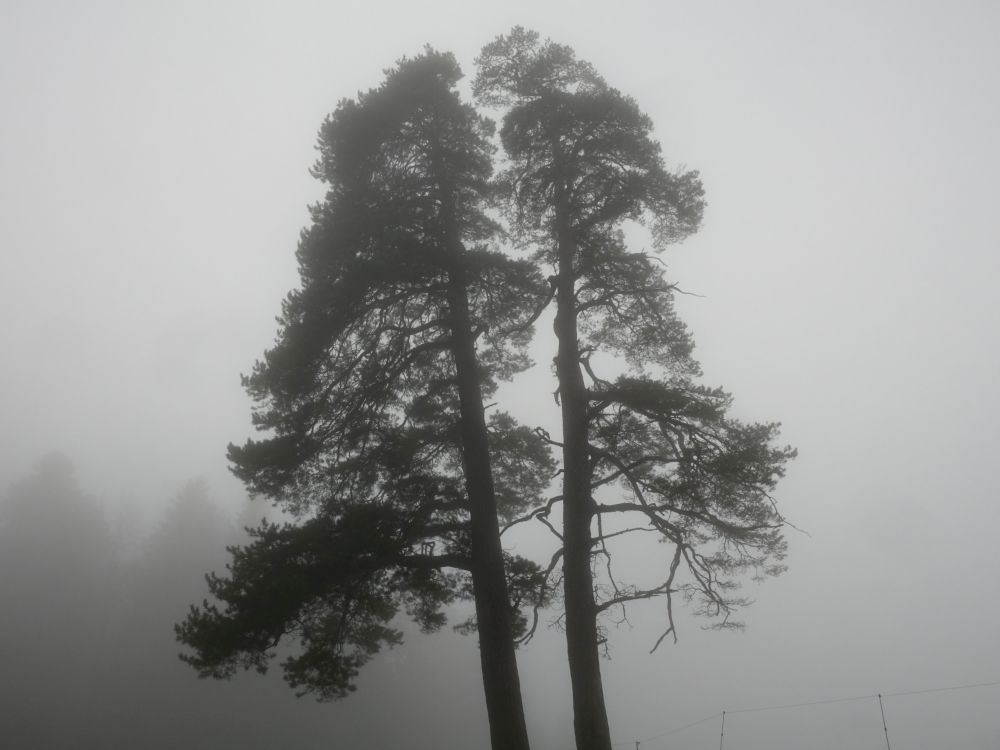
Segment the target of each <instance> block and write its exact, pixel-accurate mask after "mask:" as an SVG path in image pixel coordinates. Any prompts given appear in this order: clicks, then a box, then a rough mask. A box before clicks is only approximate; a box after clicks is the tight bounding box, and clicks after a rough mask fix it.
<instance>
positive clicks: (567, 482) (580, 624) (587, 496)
mask: <svg viewBox="0 0 1000 750" xmlns="http://www.w3.org/2000/svg"><path fill="white" fill-rule="evenodd" d="M563 193H564V188H563V186H562V185H560V184H558V182H557V184H556V194H555V199H556V235H557V236H556V241H557V243H558V256H559V276H558V280H557V287H556V302H557V308H556V319H555V333H556V338H557V339H558V344H559V347H558V353H557V355H556V376H557V378H558V380H559V398H560V404H561V407H562V430H563V587H564V592H565V608H566V620H565V622H566V648H567V651H568V656H569V673H570V682H571V684H572V691H573V729H574V731H575V733H576V747H577V750H610V749H611V732H610V728H609V726H608V715H607V709H606V707H605V705H604V687H603V685H602V682H601V663H600V654H599V652H598V643H597V640H598V639H597V606H596V603H595V600H594V588H593V576H592V573H591V566H590V562H591V550H592V548H593V538H592V536H591V529H590V526H591V521H592V519H593V517H594V500H593V497H592V496H591V490H590V485H591V474H592V470H591V462H590V455H589V451H588V449H587V443H588V441H587V432H588V419H587V406H588V404H587V388H586V385H585V383H584V380H583V371H582V369H581V364H580V354H579V341H578V332H577V319H576V294H575V291H576V289H575V286H576V279H575V274H574V268H573V266H574V263H573V261H574V256H575V254H576V243H575V242H574V240H573V236H572V231H571V229H570V225H569V221H568V217H567V216H566V209H565V207H564V205H563V203H564V198H563Z"/></svg>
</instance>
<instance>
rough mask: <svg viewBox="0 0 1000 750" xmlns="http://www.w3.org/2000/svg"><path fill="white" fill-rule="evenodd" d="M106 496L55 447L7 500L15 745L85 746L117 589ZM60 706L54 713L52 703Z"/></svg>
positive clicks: (2, 521) (5, 665)
mask: <svg viewBox="0 0 1000 750" xmlns="http://www.w3.org/2000/svg"><path fill="white" fill-rule="evenodd" d="M113 558H114V549H113V545H112V539H111V534H110V532H109V529H108V525H107V522H106V520H105V518H104V514H103V512H102V510H101V508H100V507H99V506H98V504H97V502H96V500H95V499H94V498H93V497H90V496H89V495H87V494H86V493H84V492H83V490H81V488H80V486H79V484H78V482H77V478H76V472H75V470H74V467H73V465H72V463H71V462H70V461H69V459H68V458H66V457H65V456H64V455H62V454H59V453H53V454H50V455H48V456H46V457H45V458H43V459H42V460H41V461H40V462H39V463H38V465H37V466H36V467H35V469H34V471H33V472H32V473H31V474H29V475H28V476H26V477H25V478H23V479H21V480H20V481H18V482H17V483H15V484H14V485H12V486H11V487H10V489H9V491H8V492H7V495H6V497H5V498H3V499H2V500H0V670H2V674H3V677H2V678H0V711H2V713H3V715H4V720H3V721H2V722H0V723H2V724H3V729H2V730H0V732H2V734H3V738H4V744H5V745H6V746H10V747H24V748H32V747H63V746H70V745H72V746H83V745H82V744H81V743H85V742H86V738H87V734H88V732H89V728H88V726H87V725H86V724H85V720H86V717H87V713H88V710H90V709H92V708H93V707H94V705H95V702H96V700H97V693H98V692H99V691H98V689H97V688H98V687H99V685H95V682H97V681H96V680H95V675H97V674H99V673H100V671H101V664H102V660H103V658H104V656H103V655H104V652H105V647H106V645H107V643H108V638H107V636H108V632H109V631H108V625H109V619H110V612H111V604H112V600H113V596H114V580H115V578H114V575H113V573H114V559H113ZM53 710H58V711H59V712H60V719H59V721H54V720H53V716H52V712H53Z"/></svg>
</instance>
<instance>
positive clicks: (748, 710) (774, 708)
mask: <svg viewBox="0 0 1000 750" xmlns="http://www.w3.org/2000/svg"><path fill="white" fill-rule="evenodd" d="M997 685H1000V680H996V681H993V682H976V683H970V684H968V685H952V686H949V687H935V688H926V689H924V690H905V691H902V692H899V693H881V694H879V693H872V694H871V695H855V696H853V697H850V698H828V699H826V700H818V701H807V702H805V703H785V704H782V705H777V706H758V707H756V708H737V709H733V710H729V709H727V710H726V711H725V713H727V714H749V713H756V712H758V711H778V710H780V709H785V708H805V707H806V706H822V705H826V704H829V703H848V702H850V701H863V700H874V699H877V698H902V697H903V696H907V695H924V694H926V693H944V692H947V691H950V690H972V689H974V688H984V687H996V686H997ZM722 713H723V712H721V711H717V712H716V713H714V714H712V715H711V716H706V717H705V718H704V719H698V721H692V722H691V723H690V724H684V725H683V726H679V727H675V728H673V729H668V730H667V731H665V732H661V733H660V734H656V735H653V736H652V737H646V738H645V739H641V740H639V742H640V743H643V742H649V741H650V740H656V739H659V738H660V737H666V736H667V735H668V734H674V733H676V732H682V731H684V730H685V729H690V728H691V727H696V726H698V725H699V724H704V723H705V722H706V721H711V720H712V719H715V718H718V717H719V716H721V715H722ZM886 740H887V741H888V730H886ZM635 743H636V740H629V741H627V742H624V741H623V742H615V743H613V746H614V747H618V746H624V745H634V744H635Z"/></svg>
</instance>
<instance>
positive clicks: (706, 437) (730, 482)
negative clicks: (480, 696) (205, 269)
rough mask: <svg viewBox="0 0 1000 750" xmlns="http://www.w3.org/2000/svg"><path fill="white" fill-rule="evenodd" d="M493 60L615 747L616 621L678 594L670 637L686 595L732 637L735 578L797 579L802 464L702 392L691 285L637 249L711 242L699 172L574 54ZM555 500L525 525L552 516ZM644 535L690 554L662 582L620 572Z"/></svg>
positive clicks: (505, 48)
mask: <svg viewBox="0 0 1000 750" xmlns="http://www.w3.org/2000/svg"><path fill="white" fill-rule="evenodd" d="M478 65H479V70H478V76H477V78H476V81H475V83H474V92H475V93H476V95H477V97H478V99H479V101H480V102H481V103H483V104H486V105H490V106H501V107H505V108H506V114H505V116H504V120H503V126H502V129H501V132H500V138H501V142H502V144H503V148H504V150H505V151H506V154H507V157H508V159H509V167H508V168H507V169H506V170H505V171H504V172H503V173H502V174H501V175H500V176H499V178H498V185H499V187H500V189H501V191H502V193H503V194H504V195H505V197H506V201H507V203H506V205H507V216H508V219H509V222H510V224H511V226H512V229H513V231H514V232H515V234H516V235H517V236H518V237H519V238H520V239H521V241H522V242H525V243H529V244H533V245H534V247H535V248H536V259H537V260H538V261H539V262H540V263H542V264H544V265H545V266H547V267H549V268H551V269H553V271H554V274H553V276H552V277H551V283H552V284H553V287H554V292H555V299H556V316H555V333H556V337H557V354H556V358H555V362H556V368H555V369H556V377H557V379H558V391H557V393H558V397H559V402H560V406H561V412H562V434H561V437H559V438H550V442H551V444H552V445H554V446H557V447H558V448H560V449H561V451H562V459H563V492H562V495H561V496H560V497H559V498H557V499H558V500H560V501H561V503H562V509H563V527H562V534H561V537H560V541H561V549H560V553H561V558H562V580H563V588H564V595H565V621H564V622H565V628H566V640H567V649H568V655H569V667H570V677H571V682H572V691H573V707H574V728H575V733H576V740H577V747H578V748H579V750H609V748H610V746H611V739H610V732H609V727H608V720H607V712H606V710H605V705H604V694H603V688H602V684H601V672H600V661H599V649H600V644H601V643H602V642H603V641H604V637H603V633H602V631H601V625H600V623H599V616H600V614H601V613H602V612H606V611H608V610H609V609H612V608H615V607H621V608H624V607H625V606H626V604H628V603H629V602H632V601H636V600H641V599H647V598H651V597H654V596H657V595H663V596H665V597H666V601H667V627H666V632H665V633H664V636H666V635H667V634H670V633H672V632H673V631H674V622H673V608H672V602H673V595H675V594H677V593H682V594H683V596H684V597H686V598H689V599H694V600H697V601H698V602H699V603H700V606H699V611H701V612H702V613H704V614H707V615H718V616H719V620H718V621H717V622H718V624H720V625H728V624H733V623H732V621H731V620H730V619H729V615H730V613H731V612H732V611H733V610H734V609H735V608H736V607H737V606H738V605H739V604H741V603H742V602H741V601H740V600H739V599H738V598H736V597H735V596H733V593H732V590H733V589H734V587H735V586H736V582H735V580H734V579H735V577H736V575H737V574H739V573H741V572H743V571H746V570H748V569H752V570H755V571H758V572H762V573H772V574H773V573H778V572H780V571H781V570H782V569H783V567H782V565H781V559H782V558H783V556H784V552H785V542H784V540H783V537H782V534H781V531H782V527H783V525H784V519H783V518H782V516H781V515H780V514H779V513H778V511H777V509H776V507H775V505H774V503H773V501H772V500H771V496H770V491H771V490H772V489H773V488H774V486H775V483H776V481H777V479H778V478H779V477H780V476H781V475H782V471H783V466H784V464H785V462H786V461H787V460H789V459H790V458H791V457H792V456H793V455H794V451H792V450H791V449H789V448H778V447H775V446H774V445H773V441H774V439H775V438H776V436H777V429H778V426H777V425H775V424H753V425H744V424H741V423H740V422H738V421H736V420H734V419H732V418H730V417H729V416H728V415H727V408H728V407H729V405H730V397H729V396H728V394H726V393H725V392H723V391H722V390H720V389H713V388H707V387H705V386H703V385H700V384H699V383H698V382H697V378H698V376H699V375H700V374H701V373H700V369H699V367H698V365H697V363H696V362H695V361H694V359H693V358H692V348H693V342H692V339H691V337H690V335H689V333H688V332H687V330H686V329H685V327H684V325H683V324H682V323H681V321H680V320H679V319H678V317H677V315H676V313H675V310H674V304H673V293H674V287H673V286H672V285H671V284H669V283H667V281H666V280H665V279H664V278H663V275H662V270H661V267H660V265H659V264H658V259H657V258H656V256H655V255H649V254H646V253H644V252H633V251H631V250H630V249H629V248H628V246H627V244H626V242H625V234H624V231H623V228H624V226H625V224H626V222H629V221H632V222H638V223H642V224H645V225H646V226H647V227H648V228H649V230H650V233H651V234H652V237H653V240H654V243H655V245H656V247H657V248H658V249H662V247H664V246H665V245H666V244H668V243H671V242H675V241H678V240H681V239H683V238H684V237H686V236H687V235H689V234H691V233H692V232H694V231H696V230H697V228H698V225H699V223H700V221H701V217H702V211H703V207H704V199H703V189H702V185H701V181H700V179H699V176H698V174H697V173H696V172H680V173H672V172H670V171H668V170H667V169H666V167H665V166H664V162H663V158H662V156H661V154H660V147H659V144H658V143H657V142H656V141H655V140H654V139H653V137H652V122H651V120H650V119H649V118H648V117H647V116H646V115H644V114H643V113H642V112H641V111H640V110H639V108H638V106H637V104H636V103H635V102H634V101H633V100H632V99H630V98H629V97H627V96H625V95H623V94H622V93H621V92H619V91H617V90H615V89H613V88H611V87H610V86H609V85H608V84H607V83H606V82H605V81H604V80H603V79H602V78H601V77H600V76H599V75H598V74H597V72H596V71H595V70H594V68H593V67H592V66H591V65H590V64H588V63H586V62H583V61H580V60H578V59H577V58H576V56H575V55H574V53H573V51H572V50H571V49H569V48H568V47H565V46H561V45H558V44H554V43H552V42H548V41H547V42H544V43H543V42H541V41H540V40H539V37H538V35H537V34H535V33H533V32H529V31H526V30H524V29H522V28H515V29H513V30H512V31H511V33H510V34H509V35H507V36H501V37H499V38H497V39H496V40H495V41H494V42H493V43H491V44H489V45H487V46H486V47H485V48H484V49H483V51H482V54H481V56H480V58H479V60H478ZM595 354H598V355H601V357H599V358H598V359H601V360H602V361H603V362H605V363H606V362H607V360H608V359H609V357H608V356H607V355H610V357H611V358H614V361H615V362H616V363H617V365H616V370H615V371H616V372H621V373H623V374H620V375H618V376H613V375H605V374H604V373H603V372H601V371H600V367H598V366H597V364H595V363H594V359H595V358H594V357H593V355H595ZM605 488H607V489H605ZM611 489H617V491H616V492H614V493H611V492H609V490H611ZM609 495H611V496H612V497H613V500H612V501H610V502H602V501H600V499H599V498H603V497H607V496H609ZM552 505H553V503H552V502H550V503H547V504H546V505H544V506H541V507H539V508H537V509H535V510H534V511H532V512H531V513H529V514H527V515H526V518H529V517H538V516H547V515H548V513H549V512H550V510H551V508H552ZM636 531H654V532H656V533H658V534H659V535H660V537H661V538H662V539H663V540H664V541H666V542H669V543H670V546H672V549H673V555H672V556H671V557H670V558H668V559H667V560H666V561H665V564H664V567H663V574H662V578H661V582H660V583H659V584H657V585H654V586H652V587H645V588H643V587H640V586H637V585H635V584H634V583H629V582H625V581H621V580H619V578H618V577H617V575H615V574H613V570H612V566H611V561H612V552H613V548H614V545H615V543H617V542H620V541H621V540H622V539H623V538H628V537H629V535H630V534H631V532H636ZM557 556H558V553H557ZM554 559H555V558H554ZM600 560H603V562H604V563H605V565H604V566H602V567H603V568H604V570H603V571H601V570H600V569H598V567H597V563H598V562H599V561H600ZM682 568H683V571H686V575H684V574H683V571H682ZM552 570H553V567H550V572H551V571H552ZM679 573H680V575H679ZM661 640H662V638H661Z"/></svg>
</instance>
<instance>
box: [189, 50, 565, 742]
mask: <svg viewBox="0 0 1000 750" xmlns="http://www.w3.org/2000/svg"><path fill="white" fill-rule="evenodd" d="M460 76H461V72H460V70H459V68H458V65H457V64H456V62H455V60H454V58H453V57H452V56H451V55H448V54H440V53H436V52H433V51H430V50H428V51H427V52H426V54H424V55H422V56H420V57H418V58H416V59H412V60H403V61H402V62H401V63H400V64H399V65H398V67H396V68H395V69H393V70H391V71H388V73H387V77H386V80H385V83H384V84H383V85H382V86H381V87H380V88H378V89H375V90H372V91H369V92H368V93H366V94H363V95H360V96H359V97H358V99H357V101H353V100H345V101H342V102H341V103H340V104H339V106H338V108H337V110H336V111H335V112H334V114H333V115H332V116H331V117H329V118H328V119H327V121H326V123H325V124H324V125H323V127H322V129H321V132H320V140H319V152H320V157H319V161H318V163H317V165H316V167H315V175H316V176H317V177H318V178H320V179H322V180H323V181H324V182H326V183H327V185H328V193H327V196H326V199H325V200H324V201H323V202H322V203H321V204H320V205H318V206H316V207H315V208H314V209H313V211H312V214H313V221H312V225H311V226H310V227H309V228H308V229H307V230H306V231H304V232H303V235H302V239H301V242H300V245H299V250H298V259H299V267H300V275H301V288H300V289H298V290H296V291H294V292H292V293H291V294H290V295H289V296H288V298H287V300H286V302H285V304H284V309H283V314H282V316H281V318H280V324H281V329H280V332H279V336H278V340H277V343H276V344H275V346H274V348H272V349H271V350H269V351H268V352H267V353H266V355H265V358H264V360H263V361H262V362H259V363H258V364H257V366H256V367H255V368H254V371H253V373H252V374H251V375H250V376H249V377H247V378H246V379H245V385H246V387H247V388H248V390H249V392H250V394H251V395H252V396H253V397H254V399H255V400H256V402H257V404H258V408H257V410H256V412H255V416H254V419H255V423H256V425H257V427H258V428H259V429H261V430H263V431H265V432H266V433H267V436H266V437H264V438H262V439H259V440H253V441H248V442H247V443H246V444H245V445H243V446H241V447H237V446H230V459H231V461H232V463H233V467H234V471H235V472H236V474H237V475H238V476H240V477H241V478H242V479H243V480H244V481H245V482H246V483H247V485H248V487H249V488H250V489H251V490H252V491H253V492H255V493H258V494H262V495H265V496H267V497H269V498H271V499H272V500H274V501H276V502H277V503H279V504H280V505H281V506H282V507H283V508H284V509H285V510H286V511H287V512H289V513H291V514H293V515H294V516H296V521H295V522H294V523H288V524H284V525H281V526H279V525H275V524H264V525H263V526H261V528H259V529H258V530H257V531H256V532H254V533H255V539H254V541H253V543H251V544H250V545H248V546H246V547H244V548H240V549H234V550H233V562H232V565H231V567H230V572H229V575H228V576H226V577H213V578H211V579H210V588H211V590H212V593H213V594H214V596H215V597H216V598H217V599H218V600H219V601H221V603H222V604H223V605H224V606H223V607H222V608H219V606H218V605H216V604H211V603H207V602H206V603H205V604H204V605H203V606H202V607H201V608H194V609H192V611H191V613H190V614H189V616H188V618H187V620H186V621H185V622H184V623H182V624H181V625H180V626H178V636H179V638H180V639H181V640H182V641H183V642H184V643H186V644H187V645H188V646H190V647H191V648H192V649H193V652H192V653H189V654H187V655H186V656H185V658H186V659H187V660H188V661H189V662H190V663H191V664H192V665H194V666H195V667H196V668H197V669H199V670H200V671H201V672H202V673H203V674H209V675H214V676H226V675H228V674H232V672H233V671H234V670H235V669H237V668H238V667H256V668H258V669H265V668H266V667H267V664H268V661H269V659H270V658H271V657H272V656H273V654H274V649H275V647H276V645H277V644H278V643H279V641H281V640H283V639H284V640H291V641H292V642H293V643H296V644H297V650H296V651H295V652H293V653H292V655H291V656H289V657H288V658H287V660H286V661H285V663H284V668H285V672H286V677H287V679H288V680H289V681H290V682H291V684H292V685H294V686H296V687H298V688H300V689H301V690H303V691H306V692H313V693H315V694H317V695H319V696H320V697H324V698H336V697H341V696H343V695H346V694H347V693H348V692H349V691H350V690H352V689H353V679H354V677H355V675H356V674H357V670H358V669H359V668H360V667H361V666H362V665H363V664H364V663H365V662H366V661H367V660H368V659H369V658H370V657H371V655H372V654H373V653H375V652H376V651H377V650H378V649H379V648H380V647H381V646H382V645H384V644H394V643H396V642H398V641H399V640H400V637H401V634H400V633H399V631H397V630H396V629H395V628H394V627H393V626H392V623H391V621H392V619H393V617H394V616H395V615H396V613H397V612H398V611H399V610H400V609H405V610H406V611H407V612H408V613H409V614H410V615H411V616H412V617H413V618H414V619H415V620H416V621H417V622H419V623H420V625H421V626H422V627H423V628H425V629H436V628H438V627H440V626H441V625H442V624H443V622H444V614H443V612H442V607H443V606H444V605H446V604H448V603H449V602H452V601H453V600H455V599H456V598H462V597H471V598H472V599H473V600H474V602H475V611H476V617H475V624H476V625H477V627H478V634H479V641H480V655H481V663H482V669H483V681H484V686H485V692H486V703H487V711H488V715H489V720H490V731H491V737H492V742H493V747H494V748H497V750H499V749H500V748H504V749H505V750H508V749H515V750H517V749H522V748H523V749H526V748H527V747H528V740H527V733H526V730H525V722H524V714H523V709H522V704H521V695H520V688H519V681H518V673H517V664H516V661H515V657H514V640H515V637H516V636H517V634H518V633H519V632H520V631H522V630H523V629H524V627H525V618H524V616H523V614H522V613H521V612H520V607H521V606H523V605H525V604H528V603H530V602H531V601H532V600H531V599H530V596H531V595H532V592H537V591H538V590H539V586H538V583H539V575H540V573H539V571H538V569H537V567H536V566H534V565H533V564H531V563H530V562H528V561H526V560H521V559H516V558H513V557H511V556H509V555H506V554H505V553H504V551H503V550H502V548H501V545H500V536H499V524H498V517H506V518H511V517H513V516H514V515H515V514H517V513H519V512H523V511H524V510H525V509H526V508H527V507H529V506H530V504H531V503H533V502H535V501H536V500H537V498H538V496H539V494H540V493H541V492H542V491H544V489H545V487H546V485H547V482H548V478H549V477H550V476H551V473H552V470H553V466H552V462H551V459H550V458H549V454H548V449H547V447H546V446H545V444H544V442H543V441H541V440H540V439H539V438H538V437H537V436H536V435H535V434H534V433H533V432H531V431H529V430H527V429H526V428H522V427H519V426H518V425H517V424H516V423H515V422H514V421H513V419H511V418H510V417H509V416H508V415H506V414H503V413H499V414H494V415H493V416H492V418H490V419H487V416H486V412H485V409H484V397H488V396H489V395H490V394H492V393H493V391H494V390H495V389H496V386H497V381H498V380H499V379H502V378H506V377H509V376H511V375H512V374H514V373H515V372H517V371H519V370H521V369H523V368H525V367H526V366H527V365H528V364H529V360H528V358H527V356H526V355H525V353H524V345H525V344H526V342H527V340H528V337H529V336H530V327H529V326H528V325H527V321H528V319H529V318H530V314H531V311H532V308H533V307H534V306H535V305H536V304H537V300H538V298H539V296H540V294H541V293H542V292H543V291H544V290H543V287H544V283H543V282H542V281H541V280H540V278H539V277H538V275H537V273H536V272H535V271H534V269H533V267H532V266H531V265H530V264H528V263H525V262H518V261H514V260H511V259H510V258H508V257H507V256H506V255H504V254H502V253H500V252H498V251H497V250H496V249H495V247H493V243H494V240H495V238H496V236H497V232H498V227H497V225H496V224H495V222H494V221H492V220H491V219H490V218H489V217H488V216H487V214H486V213H485V212H484V209H483V201H484V199H485V197H486V196H487V193H488V191H489V188H490V183H489V179H490V176H491V171H492V146H491V144H490V137H491V135H492V133H493V126H492V123H490V122H489V121H488V120H485V119H484V118H481V117H479V116H478V115H477V114H476V113H475V111H474V110H473V109H472V108H471V107H469V106H468V105H465V104H463V103H462V102H461V101H460V99H459V97H458V94H457V93H456V91H455V84H456V82H457V81H458V80H459V78H460ZM505 563H506V565H505Z"/></svg>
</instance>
